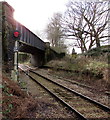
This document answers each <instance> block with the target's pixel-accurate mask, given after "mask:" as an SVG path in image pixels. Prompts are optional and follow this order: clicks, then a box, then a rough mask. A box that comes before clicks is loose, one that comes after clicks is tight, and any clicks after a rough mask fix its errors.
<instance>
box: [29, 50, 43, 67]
mask: <svg viewBox="0 0 110 120" xmlns="http://www.w3.org/2000/svg"><path fill="white" fill-rule="evenodd" d="M44 59H45V53H44V52H42V53H41V52H38V53H36V54H34V55H31V59H30V61H31V64H32V65H33V66H35V67H40V66H42V65H43V64H44Z"/></svg>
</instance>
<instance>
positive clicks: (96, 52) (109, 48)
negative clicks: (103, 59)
mask: <svg viewBox="0 0 110 120" xmlns="http://www.w3.org/2000/svg"><path fill="white" fill-rule="evenodd" d="M105 53H107V54H109V53H110V45H106V46H101V47H99V48H92V49H90V50H88V51H87V52H86V53H85V55H88V56H93V57H97V56H100V55H104V54H105Z"/></svg>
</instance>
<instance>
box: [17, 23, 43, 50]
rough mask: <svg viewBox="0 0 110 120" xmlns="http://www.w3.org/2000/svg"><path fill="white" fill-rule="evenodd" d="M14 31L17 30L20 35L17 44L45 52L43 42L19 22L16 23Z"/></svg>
mask: <svg viewBox="0 0 110 120" xmlns="http://www.w3.org/2000/svg"><path fill="white" fill-rule="evenodd" d="M16 30H19V31H20V33H21V37H20V40H19V42H22V43H24V44H27V45H30V46H33V47H36V48H38V49H40V50H43V51H44V50H45V42H44V41H42V40H41V39H40V38H39V37H38V36H37V35H35V34H34V33H33V32H31V31H30V30H29V29H28V28H26V27H25V26H23V25H22V24H20V23H19V22H17V23H16Z"/></svg>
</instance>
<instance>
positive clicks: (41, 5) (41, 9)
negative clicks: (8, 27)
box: [4, 0, 68, 32]
mask: <svg viewBox="0 0 110 120" xmlns="http://www.w3.org/2000/svg"><path fill="white" fill-rule="evenodd" d="M4 1H7V2H8V3H9V4H10V5H11V6H12V7H13V8H14V9H15V13H14V18H15V19H16V20H17V21H19V22H20V23H22V24H23V25H25V26H26V27H28V28H29V29H30V30H32V31H33V32H35V31H42V30H43V29H45V27H46V24H47V23H48V19H49V18H50V17H52V15H53V14H54V13H55V12H63V11H64V10H65V9H66V3H67V1H68V0H4Z"/></svg>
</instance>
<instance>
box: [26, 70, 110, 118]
mask: <svg viewBox="0 0 110 120" xmlns="http://www.w3.org/2000/svg"><path fill="white" fill-rule="evenodd" d="M27 75H28V74H27ZM28 76H29V77H30V78H31V79H32V80H33V81H35V82H36V83H37V84H39V85H40V86H41V87H43V88H44V89H45V90H46V91H48V92H49V93H50V94H51V95H52V96H54V97H55V98H56V99H57V100H59V101H60V102H61V103H62V104H64V105H65V106H66V107H67V108H68V109H70V110H71V111H73V112H75V113H76V114H77V115H78V116H79V117H80V118H81V120H83V119H84V120H98V119H99V120H108V119H109V118H110V116H109V113H110V108H108V107H107V106H105V105H102V104H100V103H98V102H96V101H94V100H92V99H90V98H88V97H86V96H84V95H82V94H80V93H78V92H76V91H74V90H71V89H69V88H67V87H65V86H63V85H61V84H59V83H56V82H54V81H52V80H50V79H48V78H46V77H45V76H42V75H40V74H38V73H36V72H34V71H32V70H30V71H29V75H28Z"/></svg>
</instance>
